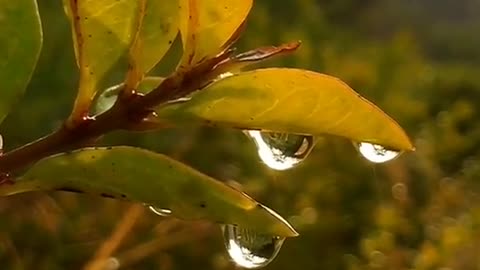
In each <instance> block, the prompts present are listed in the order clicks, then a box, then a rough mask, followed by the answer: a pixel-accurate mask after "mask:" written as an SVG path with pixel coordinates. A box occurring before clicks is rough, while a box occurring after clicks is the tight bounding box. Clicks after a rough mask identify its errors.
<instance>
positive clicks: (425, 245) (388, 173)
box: [1, 1, 478, 269]
mask: <svg viewBox="0 0 480 270" xmlns="http://www.w3.org/2000/svg"><path fill="white" fill-rule="evenodd" d="M148 2H149V1H147V3H148ZM285 2H286V1H285ZM339 2H340V1H322V2H321V3H320V4H319V3H314V2H313V1H291V2H289V3H285V4H284V5H277V4H276V3H277V2H276V1H262V2H258V1H257V2H256V4H255V6H254V7H253V8H252V13H251V14H250V20H249V21H250V23H249V24H248V27H247V28H246V33H245V34H244V35H243V38H242V39H241V40H240V47H242V48H246V49H250V48H251V47H253V46H258V45H259V44H260V45H262V44H268V43H272V42H273V43H280V42H284V41H285V40H287V41H288V40H291V39H302V40H303V44H302V47H301V49H300V50H299V51H298V52H297V53H296V54H295V55H294V56H291V57H287V58H284V60H274V63H275V64H277V65H287V66H296V67H302V68H309V69H313V70H321V71H324V72H327V73H329V74H335V75H336V76H339V77H341V78H343V79H344V80H345V81H347V82H349V84H350V85H352V86H354V88H355V89H363V90H362V94H364V95H365V96H368V97H370V98H371V99H372V100H375V101H376V102H377V103H378V104H379V105H381V107H382V108H385V109H386V110H387V111H388V112H389V113H390V114H391V115H393V116H395V118H396V119H399V120H400V121H399V122H401V123H402V124H403V125H404V126H405V127H406V129H407V130H408V131H409V132H408V133H409V134H412V135H414V137H415V138H416V147H417V150H418V151H417V153H416V154H413V155H405V156H402V157H400V158H398V159H396V160H395V161H393V162H392V163H390V164H387V165H385V166H381V167H378V168H376V169H375V174H372V172H371V169H370V166H369V165H367V164H364V163H361V162H360V159H357V158H356V157H355V152H354V151H353V150H351V149H350V147H349V145H348V144H347V143H345V142H344V141H343V140H336V139H333V138H320V139H319V140H318V142H317V145H316V148H315V150H314V151H313V152H312V154H311V156H310V157H309V159H307V160H306V161H305V162H304V165H302V166H300V167H298V168H297V169H295V170H293V171H289V172H282V173H281V174H279V173H275V172H271V171H269V170H267V169H262V167H263V166H262V165H261V164H259V162H258V158H257V157H256V156H255V155H256V154H255V150H254V148H253V145H252V144H251V142H250V141H248V140H246V139H244V138H243V135H241V133H239V132H238V131H235V130H229V129H217V128H216V129H211V128H209V127H205V126H201V125H200V126H198V125H190V123H192V120H191V119H190V118H187V119H186V120H187V121H186V124H187V125H182V126H180V127H178V128H171V129H162V130H160V131H158V132H150V133H147V134H142V135H139V134H132V133H125V132H120V133H115V134H111V135H108V136H107V137H106V138H105V139H104V140H103V141H102V142H101V144H108V145H122V144H132V145H135V146H140V147H144V148H147V149H152V150H155V151H156V152H161V153H165V154H166V155H168V156H170V157H173V158H176V159H180V160H183V161H184V162H185V163H188V164H190V165H191V166H193V167H195V168H198V169H199V170H201V171H204V172H206V173H207V174H209V175H212V176H214V177H215V178H217V179H222V180H225V181H226V182H228V183H230V184H233V185H235V186H236V187H237V189H240V187H239V184H238V183H232V181H231V180H230V179H237V180H238V181H241V183H242V188H241V189H243V190H246V191H248V192H249V193H250V194H254V195H255V196H254V197H255V198H258V200H260V201H262V202H263V203H265V204H267V205H269V206H272V207H273V208H275V209H278V210H279V212H281V213H282V214H284V216H285V217H288V218H287V220H288V221H289V222H290V223H292V224H293V225H294V226H295V228H296V229H297V230H298V231H299V232H300V233H301V235H302V236H301V237H300V238H297V239H296V240H295V241H291V242H288V243H287V244H286V245H285V247H284V249H283V251H282V252H281V253H280V256H279V257H278V259H277V261H276V262H274V263H272V267H275V268H279V269H283V268H285V269H287V268H288V269H291V268H293V267H303V268H305V269H314V268H315V269H317V268H319V267H324V268H334V269H335V268H337V269H338V268H346V267H350V268H352V269H355V268H357V269H358V268H395V267H397V268H407V267H408V268H418V269H433V268H439V267H451V268H462V269H468V267H469V266H470V267H472V265H474V258H475V256H473V257H471V256H469V255H468V254H471V253H473V254H474V251H475V245H476V242H475V240H474V239H475V237H476V235H477V234H478V232H477V231H476V230H475V224H476V222H477V218H476V216H477V215H476V212H475V211H476V210H475V209H476V208H478V207H477V206H476V203H475V202H477V200H478V199H476V196H475V191H476V189H475V188H476V185H475V183H474V181H472V180H473V179H475V175H476V173H477V170H476V167H477V166H476V164H475V160H476V155H477V153H476V150H475V149H476V135H475V134H476V133H475V131H476V126H475V124H474V122H472V121H471V120H472V119H474V118H473V117H474V115H475V108H476V106H475V102H474V100H475V97H476V95H475V92H476V91H475V89H478V82H477V80H476V76H475V74H476V73H477V72H476V71H477V70H476V66H475V62H474V63H473V64H472V63H469V69H468V71H467V69H466V66H465V65H466V64H465V63H462V62H460V63H456V62H454V61H453V60H449V59H447V60H445V59H438V58H434V57H435V55H427V54H426V53H423V51H425V52H430V50H429V48H431V47H432V46H437V47H436V49H435V51H436V52H438V51H440V52H443V51H445V50H444V49H442V48H444V47H442V46H445V47H447V45H448V44H446V45H440V44H441V42H439V43H436V42H435V38H430V37H425V36H422V35H421V34H422V33H421V31H422V29H413V28H409V26H408V25H398V23H397V21H396V20H395V19H394V18H398V17H396V16H390V15H391V14H397V13H396V12H398V14H404V13H402V12H404V11H402V9H401V8H398V6H400V7H402V4H398V3H397V4H395V2H392V1H387V2H389V3H390V4H391V6H389V5H390V4H385V3H378V2H375V1H369V4H365V6H362V7H358V6H356V5H355V4H354V3H353V2H354V1H343V3H344V4H343V5H344V6H341V4H337V5H335V3H339ZM350 2H351V3H350ZM39 4H40V5H41V6H40V8H41V9H40V11H41V14H42V17H43V18H44V28H45V31H44V34H45V44H44V47H45V50H43V52H42V55H41V58H40V62H39V65H38V68H37V70H36V72H35V75H34V77H33V79H32V83H31V84H30V86H29V91H27V96H26V99H24V100H23V101H22V104H21V106H20V108H18V110H16V111H14V112H13V114H12V115H10V116H9V118H8V119H7V120H6V122H5V123H3V125H2V133H3V135H4V137H5V145H6V146H5V147H7V148H11V149H12V148H14V147H16V146H19V145H22V144H24V143H26V142H28V141H30V140H33V139H35V138H36V137H38V136H40V135H42V134H45V133H47V132H50V131H52V129H55V128H56V126H58V125H59V123H61V122H60V121H62V120H61V119H63V118H65V117H66V116H68V114H67V113H68V111H69V107H70V106H69V104H70V103H71V101H72V99H71V97H72V92H71V91H66V89H73V88H75V85H74V83H75V76H76V75H74V74H75V69H74V67H73V64H72V63H73V61H74V60H73V58H72V56H73V50H72V49H70V48H69V47H68V46H65V43H67V42H66V41H67V40H68V38H67V36H68V35H69V33H68V29H69V26H68V25H67V21H66V20H65V19H63V18H61V17H59V14H60V11H61V7H60V5H59V4H54V3H39ZM289 5H290V6H289ZM133 10H136V9H133ZM292 10H295V12H292ZM43 14H44V15H43ZM55 14H56V15H55ZM146 14H149V13H146ZM285 14H288V15H291V16H286V15H285ZM339 14H340V15H342V16H337V15H339ZM270 16H278V18H284V19H283V20H274V19H269V18H270ZM295 16H296V17H297V19H294V17H295ZM413 17H414V18H416V17H415V16H413ZM53 18H56V19H53ZM121 18H127V16H121ZM290 18H291V19H290ZM341 18H344V19H343V20H346V21H347V22H348V24H345V23H344V22H345V21H342V19H341ZM345 18H348V19H345ZM365 18H371V19H370V20H366V19H365ZM136 19H137V20H138V18H136ZM416 20H417V21H420V20H427V18H423V17H421V18H416ZM132 23H135V22H134V21H132ZM394 23H397V24H394ZM100 25H102V24H100ZM105 25H108V24H105ZM382 25H390V26H391V25H393V27H392V28H391V29H389V30H388V31H386V30H385V29H382ZM472 25H474V23H472ZM96 26H98V24H97V25H96ZM132 28H134V27H132ZM95 29H96V31H97V30H98V31H102V29H101V28H99V27H96V28H95ZM122 29H124V28H122ZM385 31H386V32H385ZM107 32H108V30H107ZM417 35H418V36H417ZM431 35H434V34H431ZM87 36H88V34H87ZM92 37H93V36H92ZM129 38H131V39H132V40H133V39H134V37H129ZM132 40H130V41H128V42H127V43H126V44H123V45H124V46H125V45H126V47H125V48H126V49H123V52H122V56H121V57H119V58H117V59H116V61H115V62H114V63H113V65H114V67H113V68H111V69H109V70H108V71H107V72H106V73H105V74H106V75H105V76H104V77H103V78H101V79H99V82H100V84H101V85H100V86H97V87H94V89H96V90H99V91H101V89H103V88H107V87H108V86H109V85H112V84H118V83H120V82H122V81H124V82H125V84H128V82H127V79H126V78H125V73H126V67H127V65H125V64H124V63H125V62H128V61H129V60H128V58H129V57H128V55H129V54H131V55H135V50H133V49H131V48H134V46H132V47H130V44H132V43H133V41H132ZM160 43H161V42H159V43H158V44H159V46H160ZM167 43H168V42H167ZM431 43H433V44H434V45H431ZM133 44H134V43H133ZM145 44H148V43H145ZM100 45H102V44H100ZM110 45H115V46H116V45H117V44H116V43H111V44H110ZM118 45H121V44H118ZM220 46H221V45H220ZM448 46H449V45H448ZM179 47H180V46H177V45H175V44H174V45H173V47H172V50H171V51H170V52H168V53H167V55H166V58H165V59H163V61H162V65H159V66H158V67H157V68H155V69H154V70H153V72H152V73H151V74H152V75H161V76H164V77H168V76H169V73H167V72H165V71H171V70H172V69H174V68H175V65H176V62H177V60H178V59H179V58H180V57H177V56H179V53H178V48H179ZM152 50H153V51H157V50H155V49H152ZM128 51H130V52H128ZM140 51H142V50H140ZM462 53H463V54H464V55H468V54H469V51H468V48H466V49H465V50H464V51H462ZM206 55H208V53H207V54H206ZM441 55H442V56H444V57H446V55H443V54H441ZM159 57H161V56H159ZM147 58H148V57H147ZM94 59H96V60H105V59H103V58H102V57H97V58H94ZM134 59H138V58H134ZM148 59H150V58H148ZM473 59H474V58H473V57H470V60H471V61H474V60H473ZM107 60H110V59H107ZM104 62H105V61H104ZM52 63H54V64H52ZM102 64H103V63H102ZM249 72H256V71H249ZM247 73H248V72H247ZM128 74H133V75H134V74H136V73H135V72H129V73H128ZM241 76H242V75H235V76H234V77H227V78H226V79H225V81H224V82H222V80H220V81H218V84H219V85H221V84H224V83H228V80H234V79H235V78H239V77H241ZM132 77H134V78H135V77H137V76H136V75H134V76H132ZM127 78H131V77H128V76H127ZM130 83H131V82H130ZM133 84H135V83H133ZM214 86H215V84H212V87H214ZM38 89H48V91H38ZM292 89H293V88H292ZM458 89H463V91H462V95H458ZM204 90H208V87H207V88H205V89H203V90H202V91H199V92H197V93H194V94H195V95H197V94H198V96H200V97H201V95H207V94H208V92H206V91H204ZM52 96H55V97H56V98H55V99H52V98H51V97H52ZM452 100H454V101H453V103H452ZM190 101H192V104H195V99H194V96H192V99H191V100H190ZM447 101H448V102H447ZM189 106H192V105H189V102H187V103H176V104H171V105H168V106H166V107H165V108H164V109H165V110H166V111H168V110H174V108H176V107H179V108H182V107H184V108H188V107H189ZM284 107H286V108H288V106H284ZM174 111H175V110H174ZM159 112H161V110H160V111H159ZM178 112H179V113H180V114H175V113H174V114H172V113H171V112H169V113H168V114H164V116H165V115H168V117H169V119H167V120H169V121H168V123H169V124H170V123H171V122H172V119H173V120H174V121H173V122H174V123H177V119H178V118H177V117H178V116H179V115H180V116H181V115H182V114H183V112H184V111H178ZM160 115H162V114H160ZM292 117H293V118H294V117H295V116H292ZM242 119H244V118H242ZM294 119H297V120H298V118H294ZM432 119H433V120H432ZM164 120H165V119H164ZM194 121H196V120H194ZM361 121H362V119H356V120H355V125H356V126H358V124H359V122H361ZM17 123H43V124H41V125H21V126H19V125H18V124H17ZM161 123H162V124H165V123H164V122H161ZM193 123H196V122H193ZM216 125H217V124H216ZM228 126H235V125H228ZM148 127H150V126H148ZM315 127H316V128H318V126H317V125H315ZM137 128H138V126H137ZM131 129H133V128H131ZM375 135H377V134H376V133H375ZM347 137H348V136H347ZM387 137H388V136H387ZM345 168H348V170H346V169H345ZM466 190H470V191H472V194H471V196H470V195H468V196H463V195H464V194H465V193H466V192H465V191H466ZM390 191H391V192H390ZM391 193H392V195H390V194H391ZM50 196H53V198H55V200H54V201H52V200H51V199H50ZM377 196H378V197H377ZM2 205H4V210H2V215H3V216H4V219H3V220H4V221H2V225H1V226H2V227H4V228H5V229H3V230H2V231H4V232H7V233H8V234H3V235H2V236H1V237H2V248H3V250H5V253H4V254H6V255H5V256H4V257H2V260H4V261H5V262H6V263H5V264H6V265H12V267H13V265H17V266H18V265H22V264H23V265H24V266H26V268H29V267H31V266H32V265H33V263H34V262H36V263H35V266H37V267H38V268H42V267H43V268H46V269H55V268H59V269H61V268H65V267H66V266H69V265H73V264H78V265H83V264H84V263H85V262H86V260H88V258H89V257H91V256H94V254H93V253H94V250H95V249H96V248H97V246H99V245H100V243H101V241H102V240H103V239H104V238H108V234H109V233H108V232H109V231H110V230H113V226H114V224H115V223H116V222H118V221H119V220H121V218H120V217H121V215H122V212H124V211H125V212H126V213H125V220H128V219H129V218H132V219H134V220H137V225H136V226H135V228H134V229H133V232H132V233H131V234H130V235H131V237H129V238H126V239H125V240H124V244H123V246H122V247H120V249H119V251H118V252H115V253H113V254H112V253H107V255H106V256H110V254H111V255H112V256H115V257H117V258H119V260H120V263H121V264H122V265H123V266H125V267H128V265H133V264H135V263H138V264H139V265H136V266H135V268H142V269H143V268H146V269H148V268H154V269H156V268H157V267H156V266H158V265H161V266H162V267H165V268H172V267H175V268H179V269H181V268H191V267H192V266H193V265H197V266H198V265H204V266H205V267H210V268H216V269H222V268H223V269H224V268H229V267H231V264H229V263H227V261H226V260H225V258H226V257H225V256H224V251H220V250H221V245H220V244H219V243H212V244H211V245H209V246H208V248H205V241H201V240H200V239H201V238H200V237H208V238H209V239H218V238H217V237H219V236H218V232H217V231H216V230H215V229H213V228H212V227H209V226H208V225H205V224H204V223H201V224H199V223H182V222H179V221H174V220H172V219H166V220H162V221H161V223H160V225H159V227H156V228H157V229H156V230H151V228H152V227H153V224H154V223H156V222H157V221H158V218H153V217H150V218H149V217H148V216H147V214H146V213H143V212H141V211H139V210H132V209H134V208H129V209H128V210H127V205H126V204H124V203H121V202H116V201H112V200H108V199H100V198H96V197H86V196H85V195H83V196H81V195H78V196H77V195H72V194H63V193H52V194H50V195H48V196H47V195H44V194H25V195H18V196H14V197H11V198H5V199H2ZM59 209H61V210H59ZM139 212H140V214H138V213H139ZM132 213H133V214H132ZM135 213H137V214H135ZM135 216H136V218H133V217H135ZM139 216H142V218H140V217H139ZM120 224H125V223H124V222H120ZM120 227H121V226H120V225H119V228H120ZM172 227H173V228H177V230H178V232H175V233H172V231H171V230H174V229H172ZM145 231H146V232H145ZM117 232H118V230H117ZM167 234H168V235H169V237H165V235H167ZM192 235H196V236H192ZM197 237H198V238H197ZM114 238H115V237H113V236H112V238H110V239H114ZM166 238H169V239H170V240H164V241H166V243H164V244H159V243H160V242H159V241H158V240H157V239H166ZM152 239H153V240H152ZM67 242H68V243H67ZM72 242H74V243H83V244H82V245H80V244H69V243H72ZM107 243H108V241H107ZM110 243H111V242H110ZM37 245H42V248H40V247H38V246H37ZM117 245H118V244H117ZM148 245H150V249H149V248H146V246H148ZM177 245H178V246H177ZM45 247H47V248H45ZM169 248H170V251H169V252H167V253H162V254H157V253H155V251H156V250H162V249H169ZM114 249H116V248H114ZM415 250H418V252H414V251H415ZM47 251H48V253H46V252H47ZM217 251H218V254H222V255H218V256H214V255H212V254H216V253H217ZM112 252H113V251H112ZM459 253H462V254H465V256H462V257H458V256H455V254H459ZM15 254H17V255H15ZM18 254H20V255H18ZM344 254H352V255H344ZM145 256H149V258H148V259H143V257H145ZM185 256H188V260H186V259H183V260H182V258H185ZM17 258H20V259H17ZM28 258H32V259H30V260H29V259H28ZM292 258H295V260H292Z"/></svg>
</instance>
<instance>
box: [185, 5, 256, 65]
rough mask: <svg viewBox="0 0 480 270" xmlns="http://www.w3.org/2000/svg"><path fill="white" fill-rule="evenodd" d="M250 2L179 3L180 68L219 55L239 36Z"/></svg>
mask: <svg viewBox="0 0 480 270" xmlns="http://www.w3.org/2000/svg"><path fill="white" fill-rule="evenodd" d="M252 4H253V1H252V0H242V1H238V0H220V1H219V0H202V1H200V0H180V33H181V36H182V42H183V50H184V53H183V58H182V61H181V64H182V65H183V66H190V65H194V64H196V63H198V62H201V61H202V60H203V59H205V58H207V57H211V56H214V55H216V54H217V53H219V52H220V51H221V50H222V48H224V47H225V46H228V45H230V44H229V41H231V40H232V39H235V38H236V37H237V35H238V34H239V33H238V31H237V30H239V27H241V26H242V24H243V23H244V21H245V19H246V17H247V15H248V13H249V11H250V9H251V7H252Z"/></svg>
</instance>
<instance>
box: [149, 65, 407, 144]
mask: <svg viewBox="0 0 480 270" xmlns="http://www.w3.org/2000/svg"><path fill="white" fill-rule="evenodd" d="M157 113H158V115H159V117H160V118H165V119H169V118H170V119H175V120H176V121H179V120H180V119H184V120H187V121H188V120H190V122H191V121H203V122H204V123H207V124H214V125H219V126H227V127H235V128H241V129H259V130H266V131H275V132H285V133H295V134H309V135H323V134H330V135H336V136H342V137H346V138H349V139H351V140H353V141H357V142H369V143H375V144H379V145H383V146H385V147H387V148H391V149H394V150H413V149H414V147H413V145H412V143H411V142H410V139H409V138H408V137H407V135H406V134H405V132H404V131H403V129H402V128H401V127H400V126H399V125H398V124H397V123H396V122H395V121H394V120H393V119H392V118H390V117H389V116H388V115H387V114H385V113H384V112H383V111H381V110H380V109H379V108H378V107H377V106H375V105H374V104H373V103H371V102H370V101H368V100H366V99H365V98H363V97H361V96H360V95H359V94H358V93H356V92H355V91H354V90H352V89H351V88H350V87H349V86H348V85H346V84H345V83H343V82H342V81H340V80H339V79H337V78H334V77H331V76H328V75H324V74H319V73H315V72H312V71H306V70H300V69H289V68H268V69H259V70H254V71H249V72H245V73H240V74H238V75H233V76H230V77H226V78H224V79H222V80H218V81H216V82H214V83H212V84H211V85H209V86H207V87H206V88H205V89H203V90H201V91H197V92H196V93H194V94H193V95H192V96H191V100H190V101H188V102H184V103H178V104H173V105H170V106H165V107H163V108H160V109H158V110H157Z"/></svg>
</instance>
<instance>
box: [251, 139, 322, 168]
mask: <svg viewBox="0 0 480 270" xmlns="http://www.w3.org/2000/svg"><path fill="white" fill-rule="evenodd" d="M246 133H247V135H248V136H249V137H251V138H252V139H253V141H254V142H255V145H256V146H257V150H258V156H259V157H260V159H261V160H262V161H263V163H265V164H266V165H267V166H268V167H270V168H272V169H274V170H288V169H290V168H292V167H294V166H296V165H298V164H299V163H300V162H302V161H303V160H305V158H306V157H307V156H308V154H309V153H310V151H311V150H312V148H313V146H314V145H315V143H314V139H313V136H305V135H296V134H288V133H276V132H261V131H258V130H248V131H247V132H246Z"/></svg>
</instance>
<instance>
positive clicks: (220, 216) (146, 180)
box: [0, 146, 297, 237]
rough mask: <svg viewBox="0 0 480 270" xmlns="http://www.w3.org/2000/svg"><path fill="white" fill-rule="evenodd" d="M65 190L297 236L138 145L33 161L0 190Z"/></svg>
mask: <svg viewBox="0 0 480 270" xmlns="http://www.w3.org/2000/svg"><path fill="white" fill-rule="evenodd" d="M31 190H66V191H79V192H85V193H90V194H97V195H101V196H104V197H113V198H117V199H126V200H131V201H138V202H143V203H145V204H147V205H152V206H155V207H159V208H168V209H170V210H171V211H172V213H173V215H174V216H176V217H178V218H182V219H190V220H192V219H193V220H194V219H208V220H211V221H215V222H218V223H222V224H237V225H239V226H242V227H244V228H250V229H254V230H255V231H258V232H261V233H269V234H273V235H278V236H285V237H292V236H296V235H297V233H296V232H295V230H294V229H293V228H292V227H291V226H290V225H289V224H288V223H287V222H286V221H285V220H284V219H283V218H281V217H280V216H279V215H278V214H276V213H275V212H273V211H272V210H270V209H268V208H267V207H265V206H263V205H261V204H259V203H258V202H256V201H255V200H253V199H252V198H250V197H249V196H247V195H245V194H244V193H242V192H239V191H237V190H235V189H233V188H231V187H230V186H227V185H225V184H223V183H221V182H218V181H216V180H214V179H213V178H211V177H209V176H207V175H204V174H202V173H200V172H198V171H196V170H194V169H192V168H190V167H188V166H186V165H184V164H183V163H180V162H178V161H175V160H173V159H171V158H169V157H167V156H165V155H161V154H157V153H153V152H150V151H147V150H143V149H140V148H134V147H127V146H119V147H113V148H85V149H83V150H79V151H75V152H71V153H65V154H59V155H55V156H52V157H49V158H46V159H43V160H41V161H39V162H38V163H36V164H35V165H34V166H33V167H32V168H31V169H30V170H29V171H28V172H27V173H26V174H25V175H24V176H23V177H22V178H21V179H20V180H19V181H17V182H16V183H15V184H13V185H3V186H1V187H0V194H2V195H11V194H14V193H19V192H25V191H31Z"/></svg>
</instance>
